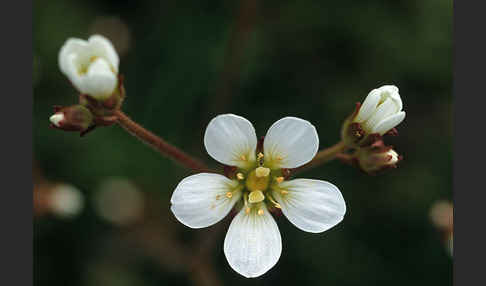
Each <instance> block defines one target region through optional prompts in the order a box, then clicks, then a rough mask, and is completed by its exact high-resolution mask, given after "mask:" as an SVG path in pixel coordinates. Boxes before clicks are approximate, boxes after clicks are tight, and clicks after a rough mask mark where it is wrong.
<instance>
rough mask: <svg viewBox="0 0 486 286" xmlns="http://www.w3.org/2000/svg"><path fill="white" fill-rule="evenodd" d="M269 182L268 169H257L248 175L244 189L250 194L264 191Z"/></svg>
mask: <svg viewBox="0 0 486 286" xmlns="http://www.w3.org/2000/svg"><path fill="white" fill-rule="evenodd" d="M269 181H270V169H269V168H265V167H261V166H260V167H258V168H256V169H255V170H253V171H251V172H250V173H249V174H248V178H247V179H246V187H247V188H248V190H249V191H250V192H256V191H265V190H266V189H267V188H268V183H269Z"/></svg>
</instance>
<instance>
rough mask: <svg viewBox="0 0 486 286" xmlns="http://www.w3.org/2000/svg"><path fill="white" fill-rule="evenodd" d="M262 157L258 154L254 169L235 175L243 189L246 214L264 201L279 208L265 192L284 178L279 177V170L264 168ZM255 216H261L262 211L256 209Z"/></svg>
mask: <svg viewBox="0 0 486 286" xmlns="http://www.w3.org/2000/svg"><path fill="white" fill-rule="evenodd" d="M263 157H264V156H263V153H258V155H257V162H256V166H254V167H253V168H254V169H250V170H249V171H247V172H245V170H242V172H238V173H237V174H236V179H237V180H238V181H240V186H241V188H245V190H244V193H243V199H244V204H245V206H244V207H245V212H246V213H247V214H249V213H250V211H251V209H253V207H256V208H260V207H259V206H260V205H261V203H262V202H263V201H264V200H265V199H267V200H268V203H270V204H271V205H272V206H273V207H276V208H280V205H279V204H278V203H277V202H276V201H275V200H274V199H273V197H272V194H271V192H268V191H267V190H268V189H269V188H273V187H272V186H274V185H275V184H280V183H281V182H282V181H283V180H284V177H282V176H281V171H280V170H273V171H272V170H271V169H270V168H268V167H265V164H264V160H263ZM228 195H229V194H227V196H228ZM230 195H232V194H230ZM257 214H258V215H263V210H262V209H258V212H257Z"/></svg>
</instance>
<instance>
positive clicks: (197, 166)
mask: <svg viewBox="0 0 486 286" xmlns="http://www.w3.org/2000/svg"><path fill="white" fill-rule="evenodd" d="M113 114H114V115H115V116H116V117H117V123H118V124H120V126H122V127H123V128H124V129H125V130H127V131H128V133H130V134H132V135H133V136H135V137H137V138H138V139H140V140H141V141H142V142H145V143H146V144H148V145H149V146H151V147H152V148H154V149H155V150H157V151H158V152H160V153H161V154H162V155H164V156H166V157H169V158H170V159H172V160H174V161H176V162H177V163H179V164H180V165H182V166H184V167H186V168H188V169H191V170H193V171H196V172H214V171H212V170H210V169H209V168H208V167H207V166H206V165H205V164H204V163H202V162H201V161H199V160H197V159H195V158H193V157H191V156H189V155H188V154H186V153H184V152H183V151H181V150H179V149H178V148H177V147H175V146H173V145H171V144H169V143H168V142H166V141H165V140H164V139H162V138H160V137H159V136H157V135H155V134H153V133H152V132H150V131H148V130H147V129H145V128H144V127H142V126H141V125H139V124H138V123H136V122H134V121H133V120H132V119H130V117H128V116H127V115H126V114H125V113H123V111H121V110H116V111H114V112H113Z"/></svg>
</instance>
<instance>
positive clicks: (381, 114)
mask: <svg viewBox="0 0 486 286" xmlns="http://www.w3.org/2000/svg"><path fill="white" fill-rule="evenodd" d="M397 112H398V110H397V106H396V105H395V103H394V102H393V100H392V99H391V98H387V99H386V100H385V101H384V102H383V103H381V104H380V105H378V108H376V111H375V113H374V114H373V115H372V116H371V117H370V118H369V119H368V120H366V121H365V122H364V123H363V124H362V127H363V128H364V129H365V130H366V131H367V132H372V130H373V129H374V127H375V126H376V125H377V124H378V123H380V122H381V121H382V120H384V119H385V118H387V117H389V116H390V115H393V114H395V113H397Z"/></svg>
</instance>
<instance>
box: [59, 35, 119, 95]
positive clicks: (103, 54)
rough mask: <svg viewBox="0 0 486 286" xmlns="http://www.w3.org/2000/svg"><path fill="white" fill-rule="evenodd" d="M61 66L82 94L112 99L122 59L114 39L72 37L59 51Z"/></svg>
mask: <svg viewBox="0 0 486 286" xmlns="http://www.w3.org/2000/svg"><path fill="white" fill-rule="evenodd" d="M58 61H59V67H60V69H61V71H62V72H63V73H64V74H65V75H66V76H67V77H68V78H69V80H70V81H71V82H72V83H73V85H74V86H75V87H76V88H77V89H78V90H79V92H81V93H82V94H88V95H90V96H92V97H94V98H96V99H106V98H108V97H109V96H110V95H111V94H112V93H113V92H114V90H115V88H116V87H117V83H118V64H119V58H118V54H117V53H116V51H115V48H114V47H113V45H112V44H111V42H110V41H109V40H108V39H106V38H105V37H103V36H100V35H93V36H91V37H90V38H89V39H88V41H85V40H82V39H77V38H70V39H68V40H67V41H66V42H65V43H64V45H63V46H62V48H61V50H60V52H59V58H58Z"/></svg>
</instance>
